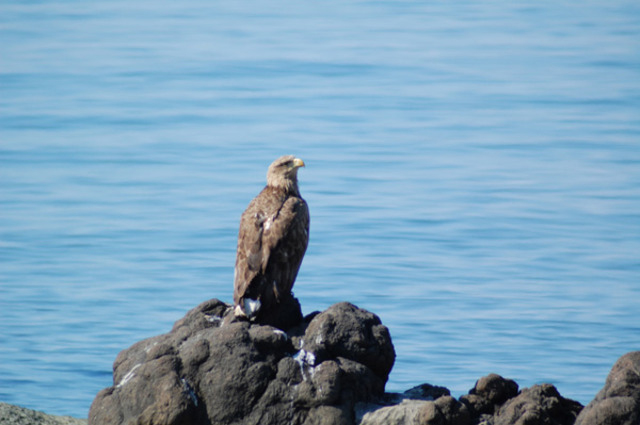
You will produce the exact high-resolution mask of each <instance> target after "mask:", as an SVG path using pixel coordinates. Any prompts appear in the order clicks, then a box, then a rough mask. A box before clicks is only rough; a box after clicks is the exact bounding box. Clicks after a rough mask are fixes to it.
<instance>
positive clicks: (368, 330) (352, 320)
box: [300, 302, 396, 383]
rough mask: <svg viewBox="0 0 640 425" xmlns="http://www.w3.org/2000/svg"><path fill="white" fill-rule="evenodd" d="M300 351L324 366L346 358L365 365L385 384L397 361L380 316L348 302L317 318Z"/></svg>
mask: <svg viewBox="0 0 640 425" xmlns="http://www.w3.org/2000/svg"><path fill="white" fill-rule="evenodd" d="M300 348H302V349H304V350H306V351H308V352H312V353H314V354H315V356H316V360H317V361H320V362H321V361H323V360H324V359H326V358H337V357H344V358H347V359H349V360H353V361H355V362H358V363H361V364H363V365H365V366H367V367H368V368H369V369H371V370H372V371H373V372H374V373H375V374H376V375H377V376H378V377H380V378H382V379H383V380H384V382H385V383H386V380H387V376H388V375H389V372H391V368H392V367H393V363H394V361H395V358H396V355H395V351H394V349H393V344H391V336H390V335H389V330H388V329H387V327H386V326H384V325H382V323H381V322H380V319H379V318H378V316H376V315H375V314H373V313H370V312H368V311H365V310H362V309H359V308H358V307H356V306H354V305H353V304H350V303H347V302H342V303H339V304H335V305H333V306H331V307H330V308H329V309H327V311H325V312H323V313H320V314H318V315H316V316H315V317H313V319H312V320H311V323H309V326H308V327H307V329H306V331H305V335H304V344H303V345H302V346H301V347H300Z"/></svg>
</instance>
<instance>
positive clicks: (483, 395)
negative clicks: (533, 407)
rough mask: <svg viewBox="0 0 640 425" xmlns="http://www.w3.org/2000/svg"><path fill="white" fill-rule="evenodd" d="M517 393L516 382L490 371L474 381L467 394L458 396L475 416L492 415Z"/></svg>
mask: <svg viewBox="0 0 640 425" xmlns="http://www.w3.org/2000/svg"><path fill="white" fill-rule="evenodd" d="M517 394H518V384H516V383H515V381H513V380H511V379H505V378H503V377H502V376H500V375H496V374H495V373H491V374H489V375H487V376H484V377H482V378H480V379H478V381H477V382H476V385H475V386H474V387H473V388H472V389H471V390H470V391H469V394H467V395H463V396H462V397H460V401H461V402H462V403H464V404H465V405H466V406H467V408H468V409H469V412H470V413H471V414H472V415H473V416H476V417H480V416H481V415H493V414H494V412H495V411H496V410H497V409H496V408H497V407H498V406H500V405H502V404H503V403H504V402H505V401H507V400H508V399H510V398H512V397H515V396H516V395H517Z"/></svg>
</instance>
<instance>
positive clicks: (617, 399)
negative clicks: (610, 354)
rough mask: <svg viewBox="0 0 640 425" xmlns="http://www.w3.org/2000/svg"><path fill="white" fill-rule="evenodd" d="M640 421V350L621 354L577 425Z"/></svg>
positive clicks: (621, 424) (634, 424)
mask: <svg viewBox="0 0 640 425" xmlns="http://www.w3.org/2000/svg"><path fill="white" fill-rule="evenodd" d="M638 424H640V351H633V352H631V353H627V354H625V355H624V356H622V357H620V358H619V359H618V361H617V362H616V363H615V364H614V365H613V367H612V368H611V372H609V375H608V376H607V380H606V381H605V384H604V387H603V388H602V389H601V390H600V392H598V394H596V397H595V398H594V399H593V401H591V403H589V404H588V405H587V406H586V407H585V408H584V409H583V410H582V412H581V413H580V416H578V419H577V420H576V425H638Z"/></svg>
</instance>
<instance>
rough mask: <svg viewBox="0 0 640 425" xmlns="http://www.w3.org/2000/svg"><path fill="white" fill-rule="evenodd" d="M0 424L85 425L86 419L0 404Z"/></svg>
mask: <svg viewBox="0 0 640 425" xmlns="http://www.w3.org/2000/svg"><path fill="white" fill-rule="evenodd" d="M0 424H2V425H31V424H33V425H35V424H38V425H87V420H86V419H76V418H72V417H70V416H54V415H47V414H46V413H43V412H38V411H37V410H31V409H26V408H24V407H20V406H14V405H11V404H7V403H2V402H0Z"/></svg>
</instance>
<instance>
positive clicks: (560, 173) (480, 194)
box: [0, 0, 640, 417]
mask: <svg viewBox="0 0 640 425" xmlns="http://www.w3.org/2000/svg"><path fill="white" fill-rule="evenodd" d="M288 153H293V154H296V155H298V156H300V157H301V158H303V159H304V161H305V162H306V163H307V167H306V168H305V169H303V170H302V171H301V172H300V187H301V191H302V194H303V196H304V197H305V198H306V199H307V201H308V203H309V205H310V210H311V217H312V221H311V241H310V246H309V249H308V251H307V255H306V257H305V260H304V262H303V265H302V269H301V271H300V274H299V278H298V281H297V282H296V286H295V288H294V290H295V294H296V296H297V297H299V299H300V301H301V303H302V306H303V311H304V312H305V313H309V312H311V311H313V310H322V309H325V308H327V307H328V306H329V305H331V304H333V303H335V302H339V301H343V300H348V301H351V302H353V303H355V304H357V305H358V306H360V307H363V308H366V309H369V310H371V311H373V312H375V313H377V314H378V315H379V316H380V317H381V319H382V321H383V322H384V323H385V324H386V325H387V326H388V327H389V328H390V331H391V335H392V337H393V341H394V344H395V348H396V352H397V360H396V364H395V366H394V369H393V372H392V374H391V376H390V380H389V383H388V386H387V389H388V390H390V391H403V390H405V389H408V388H410V387H411V386H414V385H417V384H420V383H423V382H429V383H432V384H436V385H443V386H446V387H448V388H450V389H451V390H452V392H453V393H454V395H456V396H458V395H461V394H463V393H466V392H467V391H468V390H469V389H470V388H471V387H472V386H473V384H474V383H475V381H476V379H478V378H479V377H481V376H483V375H486V374H488V373H490V372H496V373H500V374H502V375H504V376H506V377H509V378H512V379H515V380H516V381H517V382H518V383H519V384H520V385H521V386H522V387H526V386H531V385H533V384H536V383H542V382H550V383H553V384H555V385H556V386H557V387H558V389H559V390H560V392H561V393H562V394H563V395H564V396H566V397H570V398H573V399H576V400H578V401H580V402H582V403H587V402H589V401H590V400H591V399H592V398H593V396H594V395H595V394H596V392H597V391H598V390H599V389H600V388H601V387H602V385H603V383H604V379H605V377H606V375H607V373H608V371H609V369H610V367H611V366H612V364H613V363H614V362H615V361H616V359H617V358H618V357H619V356H621V355H622V354H624V353H626V352H628V351H632V350H638V349H640V321H639V320H638V317H639V314H638V313H640V3H638V2H637V1H635V0H634V1H611V2H596V1H586V2H564V1H559V2H558V1H555V2H547V1H542V2H483V3H472V2H457V1H453V2H435V1H428V2H417V1H412V2H398V1H376V2H344V1H323V2H292V1H287V2H275V3H274V2H267V1H256V2H250V3H249V4H248V3H243V2H212V1H187V2H169V1H162V0H160V1H137V2H131V1H126V2H125V1H122V0H115V1H110V2H78V1H61V2H41V1H29V2H25V1H11V0H4V1H2V3H0V261H1V263H0V401H5V402H9V403H15V404H20V405H24V406H27V407H30V408H34V409H39V410H45V411H47V412H50V413H56V414H67V415H74V416H78V417H86V416H87V413H88V409H89V406H90V404H91V401H92V400H93V398H94V396H95V394H96V393H97V392H98V391H99V390H100V389H102V388H104V387H107V386H109V385H110V384H111V365H112V362H113V360H114V359H115V357H116V355H117V353H118V352H119V351H120V350H122V349H124V348H127V347H129V346H130V345H131V344H133V343H135V342H136V341H138V340H140V339H143V338H147V337H151V336H154V335H157V334H160V333H164V332H167V331H169V330H170V328H171V326H172V324H173V322H174V321H176V320H178V319H179V318H181V317H182V316H183V315H184V314H185V313H186V311H188V310H189V309H190V308H192V307H194V306H195V305H197V304H199V303H200V302H202V301H204V300H207V299H209V298H213V297H217V298H220V299H223V300H226V301H230V300H231V297H232V277H233V265H234V260H235V240H236V235H237V226H238V222H239V217H240V214H241V213H242V211H243V209H244V208H245V206H246V205H247V203H248V202H249V201H250V200H251V198H252V197H253V196H254V195H255V194H257V192H258V191H259V190H260V189H261V188H262V186H263V184H264V175H265V172H266V167H267V166H268V164H269V163H270V162H271V161H272V160H273V159H275V158H276V157H277V156H279V155H281V154H288Z"/></svg>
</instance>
